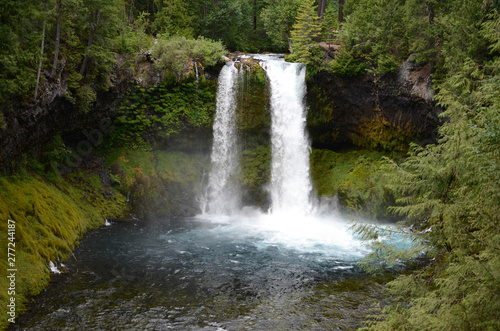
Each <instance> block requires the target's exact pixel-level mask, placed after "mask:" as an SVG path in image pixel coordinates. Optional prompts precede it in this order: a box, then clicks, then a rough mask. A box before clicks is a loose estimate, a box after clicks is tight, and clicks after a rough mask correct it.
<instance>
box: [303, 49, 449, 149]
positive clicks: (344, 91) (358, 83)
mask: <svg viewBox="0 0 500 331" xmlns="http://www.w3.org/2000/svg"><path fill="white" fill-rule="evenodd" d="M308 103H309V106H310V108H309V115H308V128H309V132H310V135H311V139H312V142H313V145H314V146H317V147H322V148H331V149H339V148H342V147H350V146H357V147H362V148H368V149H384V150H389V151H405V150H406V148H407V146H408V143H409V142H417V143H419V144H427V143H433V142H436V140H437V127H438V126H439V124H440V123H441V121H442V120H441V119H440V118H439V117H438V115H439V113H440V112H441V111H442V110H441V109H440V108H439V107H438V106H437V105H436V103H435V102H434V100H433V92H432V90H431V78H430V65H429V64H426V65H421V64H417V63H414V62H412V58H411V57H410V59H408V60H407V61H406V62H405V63H403V65H402V66H401V68H400V70H399V72H398V73H395V74H387V75H385V76H383V77H382V78H379V79H374V78H370V77H368V76H365V77H344V78H343V77H334V76H332V75H330V74H320V75H318V76H316V77H314V78H313V79H312V80H311V81H309V83H308Z"/></svg>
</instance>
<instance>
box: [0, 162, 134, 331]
mask: <svg viewBox="0 0 500 331" xmlns="http://www.w3.org/2000/svg"><path fill="white" fill-rule="evenodd" d="M50 178H51V179H50V180H49V179H47V177H41V176H40V175H38V174H35V173H31V172H26V171H22V172H21V173H18V174H17V175H15V176H2V177H0V219H1V225H0V226H1V232H2V236H1V247H2V249H1V250H0V265H1V266H2V268H1V271H0V287H1V288H2V289H4V291H2V292H0V305H1V306H2V307H6V305H7V303H8V302H10V301H9V300H10V297H11V296H10V295H9V294H8V292H7V290H6V289H8V288H9V283H10V282H9V279H8V278H7V269H13V268H15V269H17V271H16V272H15V274H16V282H15V284H16V286H15V299H16V300H15V303H16V314H19V313H20V312H22V311H23V310H24V308H25V304H26V302H27V299H28V297H29V296H33V295H37V294H38V293H40V292H41V291H42V290H43V289H44V288H45V287H46V286H47V285H48V283H49V280H50V272H49V267H48V265H49V262H50V261H53V262H55V263H58V262H63V261H65V260H67V259H69V258H70V257H71V254H72V253H71V252H72V250H73V249H74V248H75V246H76V245H77V244H78V242H79V240H80V239H81V238H82V237H83V235H84V234H85V232H87V231H88V230H89V229H93V228H96V227H99V226H102V225H104V224H105V220H106V218H123V217H125V215H127V214H128V212H129V206H128V205H127V203H126V198H125V197H124V196H123V195H121V194H120V193H119V192H116V191H113V190H111V188H110V187H105V186H104V185H103V184H102V183H101V179H100V177H99V175H98V174H96V173H92V172H90V171H78V172H74V173H72V174H70V175H68V176H65V177H64V178H63V177H60V176H51V177H50ZM8 220H12V221H14V222H15V234H14V238H15V241H14V243H15V252H14V251H11V253H14V254H15V261H13V260H10V261H12V262H14V265H9V266H7V263H8V259H7V246H8V243H10V241H9V240H8V237H7V228H8ZM12 246H13V245H10V247H12ZM10 257H12V256H10ZM8 318H10V316H8V315H7V314H2V315H1V317H0V329H3V328H5V327H6V326H7V325H8V323H9V322H8V320H7V319H8Z"/></svg>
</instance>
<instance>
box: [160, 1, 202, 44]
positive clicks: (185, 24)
mask: <svg viewBox="0 0 500 331" xmlns="http://www.w3.org/2000/svg"><path fill="white" fill-rule="evenodd" d="M155 3H156V5H157V6H158V7H159V8H160V9H159V12H158V13H157V14H156V17H155V20H154V22H153V24H152V27H151V28H152V31H153V32H154V33H155V34H156V33H158V34H163V35H170V36H183V37H186V38H192V37H193V34H194V31H193V26H192V21H193V19H194V18H193V17H192V16H191V15H190V13H189V11H188V8H187V5H186V2H185V1H183V0H173V1H172V0H155Z"/></svg>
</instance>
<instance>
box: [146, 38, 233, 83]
mask: <svg viewBox="0 0 500 331" xmlns="http://www.w3.org/2000/svg"><path fill="white" fill-rule="evenodd" d="M226 53H227V51H226V49H225V48H224V46H223V45H222V43H221V42H219V41H213V40H210V39H207V38H204V37H199V38H198V39H187V38H185V37H181V36H175V37H171V38H166V39H165V38H163V37H161V36H160V38H159V39H158V42H157V43H156V44H155V45H154V47H153V56H154V57H155V58H156V59H157V60H158V63H157V65H158V66H159V68H160V69H161V70H163V71H164V72H166V73H167V74H168V73H170V74H174V75H175V77H176V79H177V81H178V82H180V81H181V80H182V79H183V78H184V77H186V76H188V75H189V74H190V73H191V68H190V66H191V65H192V62H191V61H192V60H196V61H199V62H200V63H201V64H202V65H203V64H204V65H207V66H214V65H215V64H217V63H218V62H219V61H222V56H223V55H224V54H226Z"/></svg>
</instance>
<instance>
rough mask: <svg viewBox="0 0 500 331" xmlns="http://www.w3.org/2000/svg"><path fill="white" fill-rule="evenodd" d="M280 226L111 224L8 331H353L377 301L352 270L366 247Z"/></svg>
mask: <svg viewBox="0 0 500 331" xmlns="http://www.w3.org/2000/svg"><path fill="white" fill-rule="evenodd" d="M286 221H287V220H286V219H283V220H278V221H275V222H274V223H273V222H269V219H267V218H266V216H265V215H264V216H262V215H260V216H255V215H254V216H248V217H246V218H245V217H244V218H243V219H242V220H238V219H229V218H226V219H222V220H213V219H212V220H208V219H204V217H203V216H201V217H199V218H186V219H171V220H167V219H166V220H156V221H139V220H137V221H135V222H131V223H113V224H112V225H111V226H108V227H103V228H101V229H99V230H96V231H93V232H91V233H90V234H89V235H88V236H87V237H86V238H85V239H84V240H83V241H82V243H81V245H80V246H79V247H78V248H77V250H76V251H75V257H76V260H75V259H71V261H69V262H68V263H67V264H66V266H65V268H66V273H63V274H62V275H54V277H53V278H54V279H55V281H54V282H53V283H52V284H51V285H50V287H49V288H48V289H47V290H46V291H45V292H44V293H43V294H42V295H40V296H39V297H37V298H35V300H34V303H33V304H32V305H31V307H30V308H31V309H30V310H29V311H28V312H26V313H25V314H24V315H23V316H21V317H20V318H19V319H18V320H17V322H16V325H15V326H12V327H11V330H19V329H28V330H352V329H355V328H356V326H357V325H358V323H359V322H360V321H361V320H362V317H363V315H364V314H365V313H366V310H367V309H368V308H369V307H370V306H371V304H373V303H374V302H376V301H379V300H380V299H381V298H382V297H383V293H382V285H381V284H380V283H379V281H378V280H375V279H373V278H372V277H370V276H367V275H365V274H363V273H362V272H361V271H360V270H359V269H358V268H357V267H356V265H355V263H356V261H357V260H358V259H359V258H360V257H361V256H363V255H364V254H366V252H367V248H366V247H365V246H364V245H362V244H361V243H359V242H358V243H356V242H355V240H351V239H349V240H344V242H340V243H337V244H335V241H336V238H337V236H338V237H342V236H345V233H342V231H345V226H344V227H342V223H341V222H340V221H336V220H331V219H330V220H328V219H323V220H320V221H317V222H320V223H321V224H323V225H322V226H323V227H322V228H321V227H320V223H318V224H312V223H309V225H308V226H305V227H301V226H294V221H293V219H289V220H288V221H289V226H288V227H287V228H286V229H283V230H280V227H283V226H284V225H283V222H284V223H286ZM309 221H310V222H313V221H311V220H309ZM318 227H319V228H318ZM308 228H309V231H307V230H306V229H308ZM334 229H337V230H338V231H340V232H341V233H340V234H338V235H336V234H331V233H330V234H328V233H326V232H327V231H335V230H334Z"/></svg>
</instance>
